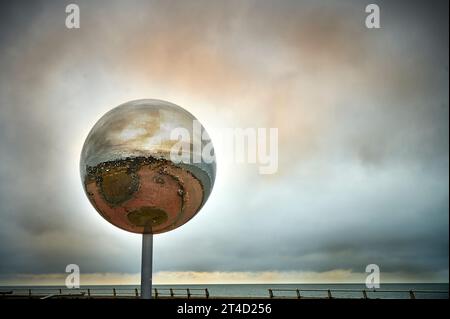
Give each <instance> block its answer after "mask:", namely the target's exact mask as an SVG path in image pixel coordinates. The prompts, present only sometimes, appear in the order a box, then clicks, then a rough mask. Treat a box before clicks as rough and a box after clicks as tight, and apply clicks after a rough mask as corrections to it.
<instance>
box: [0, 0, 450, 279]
mask: <svg viewBox="0 0 450 319" xmlns="http://www.w3.org/2000/svg"><path fill="white" fill-rule="evenodd" d="M79 3H80V7H81V10H82V24H81V25H82V28H81V29H80V30H78V31H74V32H72V31H68V30H67V29H65V28H64V27H63V21H64V20H63V18H64V5H63V4H62V3H60V2H53V1H38V2H33V4H29V3H28V2H26V3H25V2H19V3H17V2H15V3H14V4H10V5H9V6H7V7H5V9H3V8H2V13H3V16H2V19H1V20H0V21H1V22H0V41H1V42H0V52H1V57H0V69H1V70H2V72H1V74H0V150H1V151H0V163H1V164H0V202H1V204H2V205H1V208H0V216H1V218H2V220H4V222H2V224H1V225H0V274H7V273H28V272H30V273H48V272H62V271H63V270H64V267H65V265H66V264H68V263H78V264H80V266H81V267H82V269H84V271H87V272H102V271H105V272H112V271H115V272H137V271H138V270H139V243H140V241H139V237H138V236H135V235H128V234H125V233H120V230H113V229H111V227H110V226H109V225H106V224H105V222H104V221H103V220H102V219H101V217H99V216H96V215H95V214H96V213H95V211H94V210H93V209H92V208H91V207H90V206H89V204H88V203H87V200H86V199H85V198H84V194H83V191H82V187H81V182H80V180H79V176H78V174H79V173H78V156H79V152H81V146H82V142H83V140H84V138H85V137H86V136H87V134H88V131H89V129H90V127H92V125H93V124H94V123H95V121H96V120H97V119H98V118H99V117H100V116H101V115H102V114H103V113H105V112H106V111H107V110H109V109H110V108H111V107H113V106H116V105H119V104H121V103H123V102H125V101H126V100H132V99H136V98H149V97H150V98H162V99H167V100H172V99H174V98H175V99H179V101H176V100H174V101H173V102H175V103H177V104H180V105H184V103H183V101H190V102H199V105H201V106H198V105H196V104H195V103H192V104H193V105H187V106H188V107H191V109H190V111H191V112H192V113H193V114H195V115H199V117H200V118H202V117H204V118H207V119H210V120H211V123H209V126H214V125H216V124H220V125H225V126H235V125H240V126H244V127H245V126H250V127H258V126H260V127H263V126H273V127H279V130H280V161H281V162H280V170H279V173H278V174H277V175H276V176H271V177H262V176H257V175H255V174H254V172H253V167H251V166H249V167H245V168H242V167H235V166H233V165H231V168H230V169H229V172H232V173H230V174H231V176H227V179H226V182H223V183H221V182H220V181H219V182H218V184H217V185H216V187H215V189H214V191H213V194H212V197H211V198H210V200H209V202H208V203H207V204H206V206H205V208H204V209H203V210H202V212H200V214H199V215H198V216H197V217H196V218H194V219H193V220H192V221H191V222H190V223H188V224H187V225H185V226H183V228H181V229H180V230H176V231H174V232H172V233H168V234H164V235H161V236H158V237H157V238H156V239H155V268H156V270H194V271H202V270H204V271H214V270H223V271H234V270H244V271H253V270H254V271H257V270H311V271H326V270H332V269H352V270H354V271H363V268H364V267H365V265H366V264H368V263H380V266H381V267H382V269H384V270H385V271H392V272H396V271H401V272H404V273H415V274H416V275H417V276H419V277H420V274H428V273H430V272H445V271H447V272H448V209H449V197H448V174H449V172H448V151H449V148H448V145H449V141H448V15H447V14H444V13H443V12H444V11H445V12H448V3H447V2H446V1H443V2H436V3H433V5H430V4H427V3H425V2H423V3H422V2H413V3H411V2H406V1H396V2H395V4H393V3H391V1H389V2H388V1H384V2H383V1H380V6H381V7H382V14H383V23H384V24H383V29H381V30H377V31H368V30H366V29H365V28H364V27H363V17H364V15H361V17H360V16H359V14H360V12H364V10H363V6H362V5H361V3H360V2H357V1H343V2H339V3H336V2H328V1H322V2H320V3H319V2H318V1H244V2H242V1H239V2H238V1H236V2H234V1H215V2H211V1H174V2H167V1H156V2H147V1H131V2H130V1H127V2H125V1H79ZM405 6H409V7H408V8H409V9H408V10H405V9H404V8H405ZM445 8H447V10H444V9H445ZM157 94H158V95H159V96H155V95H157ZM142 95H145V96H142ZM149 95H150V96H149ZM205 105H207V106H208V107H204V106H205ZM229 114H231V115H229ZM202 122H205V121H204V120H203V119H202ZM207 126H208V125H207ZM219 161H220V159H219ZM219 169H220V167H219ZM218 174H221V173H220V172H218ZM224 179H225V178H224Z"/></svg>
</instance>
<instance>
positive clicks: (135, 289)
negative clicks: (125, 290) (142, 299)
mask: <svg viewBox="0 0 450 319" xmlns="http://www.w3.org/2000/svg"><path fill="white" fill-rule="evenodd" d="M134 292H135V294H136V297H139V291H138V289H137V288H134Z"/></svg>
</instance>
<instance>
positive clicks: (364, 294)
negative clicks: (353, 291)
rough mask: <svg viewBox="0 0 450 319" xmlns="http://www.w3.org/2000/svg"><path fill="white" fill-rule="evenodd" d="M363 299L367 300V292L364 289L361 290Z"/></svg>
mask: <svg viewBox="0 0 450 319" xmlns="http://www.w3.org/2000/svg"><path fill="white" fill-rule="evenodd" d="M363 297H364V299H369V298H367V291H366V289H364V290H363Z"/></svg>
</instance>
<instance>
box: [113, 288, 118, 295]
mask: <svg viewBox="0 0 450 319" xmlns="http://www.w3.org/2000/svg"><path fill="white" fill-rule="evenodd" d="M113 296H114V297H116V296H117V293H116V288H113Z"/></svg>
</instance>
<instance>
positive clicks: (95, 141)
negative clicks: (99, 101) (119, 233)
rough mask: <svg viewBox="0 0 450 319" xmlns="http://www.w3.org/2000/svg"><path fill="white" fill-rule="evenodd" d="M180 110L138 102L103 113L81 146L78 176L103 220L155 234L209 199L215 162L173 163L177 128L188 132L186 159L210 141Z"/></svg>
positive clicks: (162, 103)
mask: <svg viewBox="0 0 450 319" xmlns="http://www.w3.org/2000/svg"><path fill="white" fill-rule="evenodd" d="M194 121H197V120H196V119H195V117H194V116H193V115H192V114H190V113H189V112H187V111H186V110H184V109H183V108H181V107H179V106H177V105H175V104H172V103H169V102H165V101H160V100H137V101H131V102H127V103H125V104H122V105H120V106H118V107H116V108H114V109H112V110H111V111H109V112H108V113H106V114H105V115H104V116H103V117H102V118H101V119H100V120H99V121H98V122H97V123H96V124H95V125H94V127H93V128H92V130H91V132H90V133H89V135H88V137H87V138H86V141H85V143H84V146H83V150H82V153H81V160H80V172H81V178H82V182H83V186H84V189H85V192H86V195H87V196H88V198H89V200H90V202H91V204H92V205H93V206H94V207H95V209H96V210H97V211H98V212H99V213H100V215H102V216H103V217H104V218H105V219H106V220H107V221H109V222H110V223H112V224H114V225H116V226H117V227H120V228H122V229H125V230H127V231H130V232H134V233H152V234H158V233H163V232H167V231H170V230H172V229H175V228H177V227H179V226H181V225H183V224H185V223H186V222H187V221H189V220H190V219H191V218H192V217H193V216H194V215H195V214H196V213H197V212H198V211H199V210H200V209H201V207H202V206H203V204H204V203H205V202H206V200H207V199H208V197H209V195H210V193H211V190H212V187H213V184H214V179H215V172H216V163H215V160H214V161H213V162H212V163H207V162H205V161H203V159H202V160H201V161H200V162H198V163H196V162H195V161H190V163H178V164H177V163H174V162H173V161H171V159H170V150H171V148H172V146H173V145H174V144H175V143H177V142H179V141H178V140H171V139H170V133H171V132H172V130H173V129H175V128H180V127H181V128H185V129H186V130H187V131H188V132H189V133H190V139H191V143H190V145H189V147H188V148H187V149H188V150H189V153H190V154H189V156H191V158H192V156H194V155H199V154H194V152H198V149H196V148H195V147H193V145H192V143H193V141H195V140H196V139H197V141H198V142H199V143H201V146H202V149H203V147H204V146H205V145H206V144H207V143H210V141H205V140H202V139H201V135H202V134H203V137H205V136H207V133H206V132H204V128H203V126H201V127H200V132H198V130H196V129H195V128H194Z"/></svg>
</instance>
